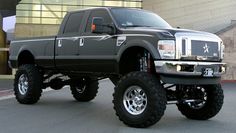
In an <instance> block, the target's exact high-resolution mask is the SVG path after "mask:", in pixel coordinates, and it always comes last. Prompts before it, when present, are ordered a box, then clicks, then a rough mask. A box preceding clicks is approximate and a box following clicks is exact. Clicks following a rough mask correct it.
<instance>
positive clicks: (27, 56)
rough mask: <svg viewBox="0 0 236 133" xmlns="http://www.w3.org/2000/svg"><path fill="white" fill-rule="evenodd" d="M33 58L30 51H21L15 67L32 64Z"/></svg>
mask: <svg viewBox="0 0 236 133" xmlns="http://www.w3.org/2000/svg"><path fill="white" fill-rule="evenodd" d="M34 63H35V58H34V55H33V53H32V52H31V51H29V50H27V49H24V50H21V51H20V52H19V54H18V57H17V66H18V67H19V66H21V65H22V64H34Z"/></svg>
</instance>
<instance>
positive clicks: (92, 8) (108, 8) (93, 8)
mask: <svg viewBox="0 0 236 133" xmlns="http://www.w3.org/2000/svg"><path fill="white" fill-rule="evenodd" d="M112 8H127V7H90V8H85V9H79V10H74V11H69V13H75V12H80V11H88V10H95V9H106V10H110V9H112ZM127 9H137V10H141V9H139V8H127Z"/></svg>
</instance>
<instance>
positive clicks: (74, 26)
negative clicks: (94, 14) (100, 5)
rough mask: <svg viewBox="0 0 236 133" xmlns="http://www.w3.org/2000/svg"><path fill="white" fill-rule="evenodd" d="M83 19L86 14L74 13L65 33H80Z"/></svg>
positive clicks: (67, 23)
mask: <svg viewBox="0 0 236 133" xmlns="http://www.w3.org/2000/svg"><path fill="white" fill-rule="evenodd" d="M83 17H84V12H77V13H72V14H71V15H70V16H69V19H68V20H67V22H66V26H65V30H64V33H73V32H78V31H79V28H80V25H81V22H82V20H83Z"/></svg>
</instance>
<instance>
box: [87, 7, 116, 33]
mask: <svg viewBox="0 0 236 133" xmlns="http://www.w3.org/2000/svg"><path fill="white" fill-rule="evenodd" d="M93 17H102V18H103V19H104V23H105V24H111V23H112V19H111V17H110V15H109V14H108V12H107V11H106V10H94V11H92V12H91V13H90V16H89V19H88V22H87V26H86V32H91V25H92V20H93Z"/></svg>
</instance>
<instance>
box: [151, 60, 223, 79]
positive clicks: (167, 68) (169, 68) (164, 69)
mask: <svg viewBox="0 0 236 133" xmlns="http://www.w3.org/2000/svg"><path fill="white" fill-rule="evenodd" d="M154 64H155V69H156V72H157V73H159V74H170V75H180V76H181V75H182V76H201V75H202V74H203V73H202V68H214V70H215V71H214V75H213V76H214V77H220V76H221V75H222V74H224V73H225V72H226V63H220V62H193V61H154ZM182 66H191V67H192V69H193V70H192V71H185V70H179V67H182ZM220 70H221V71H220Z"/></svg>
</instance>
